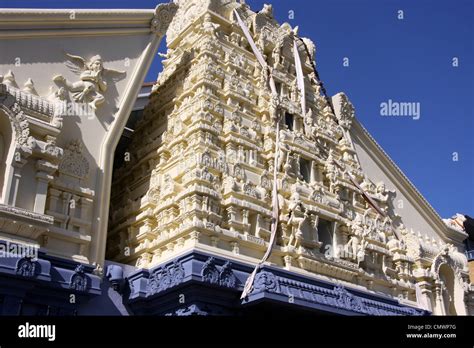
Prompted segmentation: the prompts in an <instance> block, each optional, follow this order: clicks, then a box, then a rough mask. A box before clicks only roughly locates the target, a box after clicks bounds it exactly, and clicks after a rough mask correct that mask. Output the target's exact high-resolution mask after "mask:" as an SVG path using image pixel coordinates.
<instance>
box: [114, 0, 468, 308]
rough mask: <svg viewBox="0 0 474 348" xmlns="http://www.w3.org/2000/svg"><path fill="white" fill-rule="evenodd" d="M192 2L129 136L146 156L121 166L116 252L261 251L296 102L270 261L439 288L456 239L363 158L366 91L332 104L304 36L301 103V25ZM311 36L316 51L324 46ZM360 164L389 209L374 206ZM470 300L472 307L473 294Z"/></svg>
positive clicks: (146, 262) (249, 254) (126, 256)
mask: <svg viewBox="0 0 474 348" xmlns="http://www.w3.org/2000/svg"><path fill="white" fill-rule="evenodd" d="M178 3H179V5H180V7H179V9H178V11H177V14H176V16H175V18H174V19H173V21H172V22H171V24H170V28H169V31H168V44H169V47H168V51H167V53H166V54H164V55H163V56H164V58H165V60H164V61H163V66H164V70H163V71H162V72H161V73H160V75H159V77H158V81H157V83H156V85H155V86H154V88H153V90H154V92H153V94H152V97H151V100H150V104H149V105H148V107H147V108H146V110H145V112H144V117H143V119H142V120H140V123H139V124H138V125H137V129H136V131H135V136H134V139H133V140H132V143H131V145H130V148H129V149H128V151H129V152H130V153H131V156H132V159H131V161H130V162H127V163H126V164H125V165H124V167H123V168H120V169H119V170H118V171H117V173H116V176H115V180H114V188H113V193H112V198H111V204H112V207H113V208H112V211H113V213H112V215H111V227H110V232H109V243H108V245H109V248H108V257H110V258H114V259H115V260H117V261H121V262H126V263H129V264H133V265H136V266H138V267H153V266H154V265H157V264H158V263H160V262H163V261H164V260H167V259H169V258H171V257H173V256H175V255H177V254H179V253H181V252H184V251H185V250H189V249H191V248H196V249H203V250H208V251H212V252H215V253H220V254H223V255H226V256H228V257H231V258H235V259H239V260H242V261H246V262H249V263H255V262H256V261H257V260H259V259H260V258H261V256H262V255H263V253H264V252H265V250H266V245H267V243H268V241H269V235H270V220H271V206H270V201H271V200H270V198H269V197H270V191H271V185H272V180H273V179H272V176H271V175H269V173H272V171H273V152H274V147H275V144H274V142H275V134H274V128H273V124H272V119H274V116H275V113H281V114H282V116H283V119H285V116H284V115H285V113H290V114H291V115H292V118H291V117H290V118H289V119H288V122H291V127H290V128H291V129H290V128H286V127H285V126H284V125H283V124H282V130H281V134H280V140H281V146H280V152H281V153H280V154H279V159H280V160H279V161H278V168H277V169H278V185H279V194H280V198H279V201H280V229H279V231H278V233H279V237H278V241H277V246H276V247H275V248H274V250H273V253H272V257H271V259H270V261H271V262H272V263H274V264H277V265H280V266H281V267H285V268H287V269H290V270H292V271H294V272H301V273H305V274H306V273H309V274H313V275H315V276H321V275H323V276H327V277H330V278H336V279H339V280H341V281H346V282H349V283H352V284H355V285H357V286H361V287H364V288H367V289H369V290H373V291H382V292H385V293H387V294H389V295H391V296H396V297H399V298H401V300H402V301H409V302H410V301H415V300H416V295H415V292H416V291H415V290H416V288H415V284H417V283H420V284H422V286H423V289H422V293H423V294H424V295H423V296H427V301H425V302H431V301H435V298H436V296H435V295H433V294H432V289H435V287H436V284H435V283H436V279H437V278H436V272H432V271H431V270H430V266H431V264H432V263H433V262H434V260H435V258H436V255H437V254H438V253H440V252H441V251H442V250H444V248H445V243H446V239H444V238H443V239H441V238H439V239H437V240H429V241H426V240H425V239H424V238H423V237H421V238H420V237H418V236H417V235H416V234H414V233H412V232H411V231H408V230H407V229H406V228H405V227H404V226H403V224H402V221H403V217H400V216H398V215H397V214H396V213H394V211H393V202H392V200H393V196H394V195H395V193H396V192H395V191H394V190H392V189H388V188H387V187H386V185H385V183H384V182H381V181H376V182H374V181H372V180H371V179H370V178H369V177H367V175H366V174H365V173H364V172H363V171H362V168H361V166H360V164H359V161H358V157H357V153H356V151H355V148H354V145H353V141H352V138H351V129H352V127H353V124H354V114H355V112H354V108H353V106H352V104H351V103H350V101H349V100H348V98H347V96H346V95H344V94H338V95H336V96H335V97H333V104H334V108H335V112H336V115H334V114H332V112H331V110H330V108H329V107H328V106H327V104H326V102H325V100H324V98H323V97H322V96H321V95H320V92H319V90H320V86H319V85H318V84H317V83H315V82H314V74H313V72H312V68H311V66H310V64H309V59H310V58H308V57H307V55H306V52H305V51H304V49H303V48H302V47H301V45H299V54H300V57H301V58H302V61H303V71H304V73H305V75H306V76H307V78H306V79H305V83H306V89H307V91H310V92H308V93H307V106H308V112H307V113H306V114H305V115H303V114H301V111H300V104H299V98H300V96H299V95H298V89H297V88H296V87H295V86H296V82H295V74H294V65H293V64H294V63H293V62H294V60H293V53H292V49H291V48H292V45H293V44H292V37H293V35H295V33H296V32H297V30H296V29H293V28H291V26H290V25H289V24H287V23H285V24H283V25H281V26H280V25H279V24H278V23H277V22H276V21H275V20H274V18H273V15H272V11H271V9H270V7H268V6H266V7H265V8H264V9H263V10H262V11H260V12H259V13H258V14H255V13H253V12H252V11H250V9H249V8H248V6H246V5H240V4H237V3H236V2H226V3H225V4H224V3H223V2H222V1H217V0H215V1H187V2H185V3H183V4H181V3H180V2H178ZM234 8H237V9H238V11H239V13H240V15H241V17H242V18H243V20H244V21H245V22H246V23H247V25H248V26H249V27H250V28H251V31H252V34H253V35H254V40H255V42H256V43H257V45H258V47H259V49H260V51H261V52H264V55H265V59H266V60H267V62H268V63H269V65H270V66H272V67H273V69H274V70H273V74H274V78H275V80H276V81H277V83H278V87H279V90H280V97H279V98H280V100H279V103H273V102H272V99H271V97H270V95H269V94H270V93H269V89H268V86H267V85H266V81H267V76H266V73H265V71H263V70H262V69H260V67H259V65H258V64H257V62H256V60H255V57H254V56H253V54H252V52H251V51H250V50H249V46H248V43H247V42H246V40H245V38H244V37H243V34H242V32H241V31H240V29H239V27H238V25H237V24H236V22H235V19H234V18H233V17H232V10H233V9H234ZM304 41H305V42H306V44H307V46H308V47H309V49H310V53H311V54H313V55H314V52H315V51H316V48H315V45H314V44H313V43H312V42H311V41H310V40H309V39H305V40H304ZM272 115H273V116H272ZM336 121H337V122H336ZM315 142H317V143H319V144H320V145H321V146H323V147H324V148H326V149H327V150H329V156H327V157H326V156H324V155H323V154H322V153H321V151H320V149H319V147H318V146H315ZM336 161H337V162H338V163H342V164H343V165H344V170H341V169H340V168H339V167H338V166H337V165H336ZM349 175H350V176H351V177H352V178H355V179H356V180H357V182H358V183H359V185H361V186H362V187H363V188H364V190H365V191H366V192H367V194H368V195H369V196H370V197H371V198H372V199H373V200H374V201H375V202H376V203H377V204H378V206H379V207H380V208H381V209H382V210H383V211H384V212H386V213H387V217H382V216H380V215H379V214H377V212H376V211H374V210H373V209H371V208H370V206H369V205H368V204H367V202H366V201H365V200H364V199H363V198H362V197H361V195H360V194H359V191H358V189H357V188H356V187H355V186H354V185H353V183H352V182H351V180H350V178H349ZM421 209H424V208H421ZM320 220H328V221H331V222H332V223H331V229H332V230H331V233H332V237H331V238H332V243H331V244H332V247H333V250H331V252H329V253H325V250H323V249H321V246H322V244H323V242H322V239H321V238H323V237H322V236H321V234H322V233H323V232H322V231H318V222H319V221H320ZM321 226H322V225H321ZM443 233H444V232H443ZM448 253H449V254H450V255H451V257H452V258H454V259H459V260H461V262H460V263H456V264H455V265H456V266H455V268H456V269H455V270H454V271H455V273H456V277H457V279H459V282H461V283H463V284H465V283H466V277H465V276H466V269H465V259H463V258H462V254H460V253H459V251H457V249H456V248H450V249H449V251H448ZM453 265H454V264H453ZM453 267H454V266H453ZM419 286H421V285H419ZM433 292H434V290H433ZM418 300H420V299H418ZM457 306H458V307H459V308H460V309H459V310H458V313H462V308H461V307H462V304H457ZM460 306H461V307H460ZM434 308H438V307H436V306H434ZM439 311H440V310H439V309H436V310H435V312H439Z"/></svg>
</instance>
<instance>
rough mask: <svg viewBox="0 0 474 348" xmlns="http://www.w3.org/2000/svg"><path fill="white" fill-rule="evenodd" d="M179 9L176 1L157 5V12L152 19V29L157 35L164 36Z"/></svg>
mask: <svg viewBox="0 0 474 348" xmlns="http://www.w3.org/2000/svg"><path fill="white" fill-rule="evenodd" d="M177 10H178V5H176V4H175V3H168V4H159V5H158V6H156V8H155V14H154V16H153V19H152V20H151V31H152V32H153V33H154V34H156V35H157V36H160V37H161V36H164V35H165V34H166V31H167V30H168V27H169V25H170V23H171V20H172V19H173V17H174V15H175V14H176V11H177Z"/></svg>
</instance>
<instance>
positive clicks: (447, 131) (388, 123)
mask: <svg viewBox="0 0 474 348" xmlns="http://www.w3.org/2000/svg"><path fill="white" fill-rule="evenodd" d="M264 2H265V1H260V0H255V1H253V0H248V1H247V3H248V4H250V6H251V7H252V9H253V10H259V9H261V8H262V5H263V3H264ZM266 2H269V3H273V7H274V13H275V15H276V17H277V19H278V20H279V21H280V22H284V21H288V22H289V23H290V24H291V25H292V26H295V25H299V27H300V35H302V36H307V37H310V38H311V39H312V40H313V41H314V42H315V43H316V46H317V52H316V63H317V67H318V70H319V73H320V75H321V78H322V80H323V81H324V83H325V86H326V88H327V90H328V92H329V94H330V95H333V94H335V93H337V92H340V91H344V92H345V93H346V94H347V95H348V96H349V98H350V99H351V101H352V103H353V104H354V106H355V108H356V115H357V117H358V119H359V120H360V121H361V122H362V124H363V125H364V126H365V127H366V128H367V129H368V130H369V132H370V133H371V134H372V135H373V137H374V138H375V139H376V140H377V142H378V143H379V144H380V145H381V146H382V147H383V148H384V150H385V151H386V152H387V153H388V154H389V155H390V156H391V158H392V159H393V160H394V161H395V163H397V165H398V166H399V167H400V168H401V169H402V171H404V173H405V174H406V175H407V176H408V178H410V180H411V181H412V182H413V183H414V184H415V186H416V187H417V188H418V190H419V191H420V192H421V193H422V194H423V195H424V196H425V198H426V199H427V200H428V201H429V202H430V203H431V204H432V206H433V207H434V208H435V209H436V210H437V211H438V213H439V214H440V215H441V216H443V217H449V216H451V215H452V214H453V213H455V212H462V213H466V214H468V215H471V216H472V215H474V135H473V134H474V127H473V126H474V104H473V99H474V98H473V96H474V68H473V63H474V53H473V46H474V34H473V33H474V24H473V23H474V1H472V0H438V1H436V0H403V1H402V0H331V1H328V0H325V1H322V0H291V1H289V0H287V1H285V0H273V1H271V0H267V1H266ZM157 3H158V1H153V0H152V1H150V0H134V1H130V0H113V1H112V0H101V1H96V2H93V1H82V0H0V7H18V8H29V7H31V8H154V6H155V5H156V4H157ZM290 10H293V11H294V14H295V18H294V19H289V18H288V11H290ZM398 10H402V11H403V14H404V19H403V20H399V19H398V18H397V15H398V13H397V11H398ZM161 50H162V51H163V48H162V49H161ZM344 57H347V58H349V64H350V65H349V67H344V66H343V58H344ZM453 57H457V58H458V59H459V66H458V67H457V68H454V67H453V66H452V59H453ZM159 62H160V60H159V57H157V59H156V61H155V63H154V64H153V66H152V68H151V70H150V72H149V74H148V78H147V81H153V80H155V79H156V76H157V75H158V72H159V71H160V69H161V65H160V63H159ZM389 99H391V100H393V101H399V102H419V103H420V104H421V117H420V119H419V120H413V119H411V118H409V117H392V118H387V117H382V116H380V103H382V102H385V101H388V100H389ZM454 152H457V153H458V156H459V158H458V161H453V153H454Z"/></svg>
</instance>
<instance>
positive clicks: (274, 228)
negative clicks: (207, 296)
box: [234, 9, 280, 299]
mask: <svg viewBox="0 0 474 348" xmlns="http://www.w3.org/2000/svg"><path fill="white" fill-rule="evenodd" d="M234 13H235V16H236V18H237V22H238V23H239V25H240V28H241V29H242V31H243V33H244V35H245V37H246V38H247V41H248V42H249V44H250V47H251V48H252V51H253V53H254V54H255V57H256V58H257V61H258V62H259V63H260V65H261V66H262V69H266V70H267V71H268V73H269V74H268V76H269V84H270V89H271V91H272V96H274V95H276V94H277V93H278V92H277V90H276V86H275V81H274V80H273V75H272V71H271V69H270V68H269V67H268V65H267V62H265V59H263V56H262V54H261V53H260V51H259V50H258V48H257V45H255V42H254V41H253V38H252V35H250V32H249V29H248V28H247V26H246V25H245V23H244V22H243V21H242V19H241V18H240V16H239V14H238V13H237V11H236V10H235V9H234ZM279 144H280V120H279V118H278V117H277V120H276V141H275V155H274V164H273V188H272V224H271V234H270V242H269V243H268V247H267V251H266V252H265V255H263V258H262V259H261V260H260V262H259V263H258V264H257V265H256V266H255V269H254V270H253V272H252V273H251V274H250V276H249V277H248V278H247V281H246V282H245V286H244V290H243V291H242V295H241V296H240V298H241V299H244V298H246V297H247V295H248V294H249V293H250V292H251V291H252V289H253V282H254V280H255V276H256V275H257V272H258V270H259V268H260V266H261V264H263V263H264V262H265V261H267V260H268V258H269V257H270V254H271V252H272V249H273V245H275V240H276V234H277V227H278V214H279V212H278V177H277V164H278V158H277V156H278V152H279V148H280V145H279Z"/></svg>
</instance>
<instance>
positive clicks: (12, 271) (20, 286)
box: [0, 241, 101, 315]
mask: <svg viewBox="0 0 474 348" xmlns="http://www.w3.org/2000/svg"><path fill="white" fill-rule="evenodd" d="M0 244H1V247H2V250H6V248H7V245H8V246H9V247H11V245H12V244H13V243H7V242H5V241H0ZM92 271H93V267H92V266H89V265H83V264H81V263H78V262H75V261H72V260H67V259H63V258H59V257H55V256H51V255H48V254H47V253H45V252H44V251H41V250H40V251H38V253H37V257H32V256H31V255H26V256H22V255H18V256H16V255H11V254H2V257H0V299H1V300H2V301H0V302H1V303H3V304H2V305H1V306H0V314H3V315H19V314H29V315H38V314H39V315H53V314H74V313H75V311H76V310H77V308H78V306H79V305H80V304H81V303H83V302H84V301H87V299H89V298H91V297H93V296H97V295H100V294H101V288H100V282H101V278H100V277H98V276H96V275H94V274H93V273H92ZM71 294H74V297H75V301H72V302H71V301H70V295H71Z"/></svg>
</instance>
